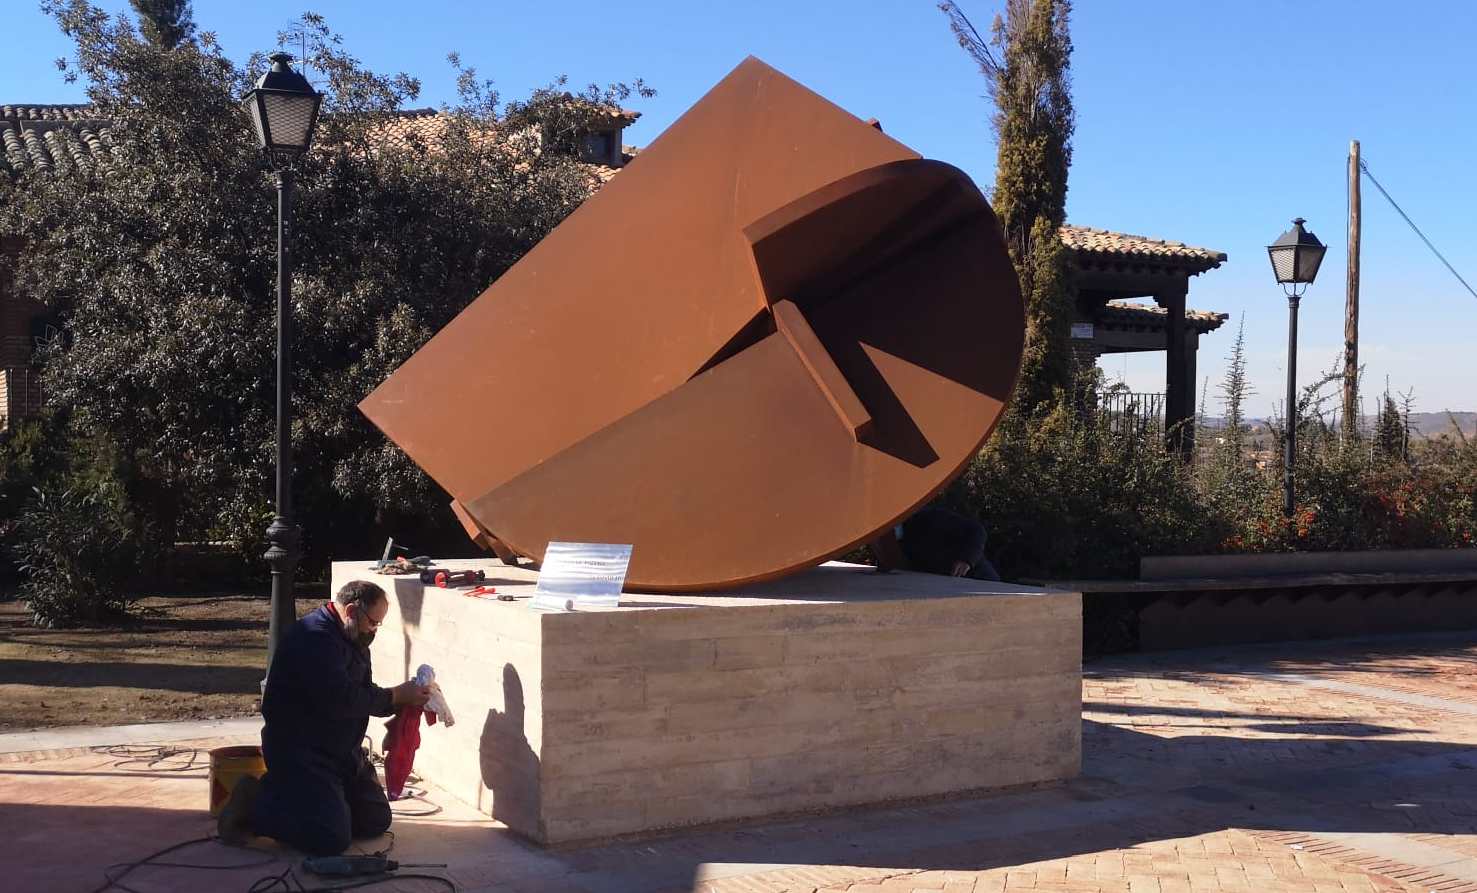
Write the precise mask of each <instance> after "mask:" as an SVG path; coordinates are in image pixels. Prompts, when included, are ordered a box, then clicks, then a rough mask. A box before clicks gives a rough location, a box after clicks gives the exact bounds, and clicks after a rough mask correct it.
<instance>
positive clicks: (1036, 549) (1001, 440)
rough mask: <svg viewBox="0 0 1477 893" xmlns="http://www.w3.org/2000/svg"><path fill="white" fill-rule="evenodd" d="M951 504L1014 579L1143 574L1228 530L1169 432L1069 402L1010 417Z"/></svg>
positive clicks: (969, 471) (965, 477)
mask: <svg viewBox="0 0 1477 893" xmlns="http://www.w3.org/2000/svg"><path fill="white" fill-rule="evenodd" d="M947 501H948V502H949V503H950V504H951V507H953V508H955V509H956V510H959V511H963V512H966V513H970V514H973V515H974V516H975V517H977V518H979V519H980V521H981V522H982V523H983V524H984V525H985V527H986V528H987V529H988V530H989V531H990V546H989V554H990V557H991V559H992V560H993V561H994V562H995V563H996V566H997V568H999V570H1000V572H1001V574H1002V575H1004V576H1005V577H1006V578H1007V579H1023V578H1026V579H1029V578H1055V579H1062V578H1067V577H1078V578H1083V577H1104V576H1107V577H1124V576H1134V575H1136V574H1137V571H1138V559H1139V558H1140V557H1141V556H1143V555H1148V554H1156V553H1164V552H1184V551H1200V550H1204V549H1207V548H1212V547H1213V546H1214V544H1215V543H1216V542H1217V540H1218V535H1219V533H1220V530H1219V528H1218V527H1217V524H1216V519H1215V518H1214V517H1213V516H1210V515H1207V513H1206V512H1205V511H1204V510H1203V506H1202V505H1200V503H1199V500H1198V498H1197V492H1196V489H1195V487H1194V482H1193V480H1192V478H1191V475H1190V474H1189V471H1188V469H1187V468H1186V467H1185V466H1184V465H1183V463H1181V462H1179V461H1178V460H1177V459H1176V458H1174V457H1173V456H1171V455H1170V454H1169V453H1168V452H1167V451H1166V450H1165V449H1164V447H1163V444H1162V443H1161V441H1160V435H1158V434H1157V433H1152V432H1151V433H1147V434H1145V433H1141V432H1132V433H1119V432H1115V431H1113V430H1112V429H1111V428H1110V427H1109V426H1108V425H1106V424H1104V420H1103V419H1101V418H1099V417H1097V416H1096V415H1095V414H1092V413H1082V412H1079V411H1077V410H1075V409H1073V408H1072V407H1070V406H1068V405H1066V404H1063V405H1061V406H1058V407H1057V409H1056V410H1055V411H1054V412H1052V413H1051V414H1049V415H1047V416H1046V417H1044V418H1042V419H1039V420H1037V421H1035V422H1032V423H1030V424H1027V423H1024V422H1023V421H1021V420H1020V419H1019V418H1016V417H1011V418H1008V419H1007V420H1006V422H1005V423H1003V424H1002V425H1001V428H1000V430H998V431H997V432H996V434H995V436H994V437H992V438H991V439H990V441H989V443H988V444H987V445H986V446H985V448H984V449H983V450H982V451H981V452H980V454H979V455H978V456H976V457H975V459H974V460H973V461H972V462H971V463H970V466H969V468H968V469H967V470H966V471H965V473H964V475H963V477H961V478H960V480H959V482H958V483H956V484H955V486H954V487H953V488H952V489H951V490H950V492H949V494H948V496H947Z"/></svg>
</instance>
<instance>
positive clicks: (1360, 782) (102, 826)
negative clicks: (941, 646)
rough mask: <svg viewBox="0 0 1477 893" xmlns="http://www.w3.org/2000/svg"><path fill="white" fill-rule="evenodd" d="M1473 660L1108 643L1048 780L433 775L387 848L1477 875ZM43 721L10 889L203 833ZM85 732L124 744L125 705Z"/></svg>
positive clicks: (922, 884) (168, 781) (1428, 881)
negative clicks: (445, 783) (665, 827)
mask: <svg viewBox="0 0 1477 893" xmlns="http://www.w3.org/2000/svg"><path fill="white" fill-rule="evenodd" d="M1474 669H1477V635H1469V636H1464V637H1452V636H1441V637H1402V638H1389V639H1382V640H1378V641H1366V642H1355V643H1349V642H1345V643H1328V644H1298V645H1285V646H1275V647H1261V648H1247V647H1241V648H1234V649H1214V650H1206V651H1196V652H1178V653H1171V654H1165V655H1157V656H1137V657H1129V658H1119V659H1113V660H1105V661H1100V662H1096V663H1093V664H1089V665H1088V667H1087V672H1086V678H1085V680H1084V683H1083V701H1084V704H1083V727H1084V735H1083V739H1084V741H1083V744H1084V752H1085V760H1084V763H1085V764H1084V767H1083V769H1084V771H1083V775H1082V777H1081V778H1080V779H1078V780H1077V781H1074V782H1072V783H1070V784H1067V785H1064V786H1060V787H1056V788H1052V789H1047V790H1039V791H1032V792H1025V793H1015V794H1009V795H1002V796H994V797H985V798H978V799H972V800H957V801H953V802H948V803H938V804H932V805H926V806H916V807H909V808H894V809H878V810H870V811H862V812H852V813H848V814H846V815H839V816H831V817H822V818H808V819H796V820H790V821H784V822H771V823H765V824H757V825H747V826H743V827H740V828H730V829H722V830H710V831H705V832H703V833H696V834H687V835H682V836H675V837H668V838H662V839H656V840H647V841H642V842H636V843H624V844H613V845H606V846H598V847H588V848H582V849H570V850H563V851H554V852H548V851H543V850H540V849H538V848H537V847H533V846H531V845H528V844H525V843H523V842H521V841H519V840H518V839H517V838H514V837H512V836H511V835H509V834H508V833H507V832H505V831H504V830H502V829H501V827H500V826H498V825H496V824H494V823H492V822H490V821H488V820H485V819H483V818H481V817H479V816H477V815H476V814H475V813H473V812H472V811H471V810H469V809H467V808H465V807H463V806H460V805H458V804H457V803H456V802H455V801H453V800H451V798H449V797H447V796H445V795H443V794H440V793H439V792H437V791H435V790H434V789H433V790H431V791H430V798H431V799H432V800H433V801H435V802H437V803H439V804H441V805H442V806H443V807H444V808H443V810H442V811H441V812H440V813H438V814H436V815H433V816H423V817H403V818H401V819H398V820H397V821H396V824H395V830H396V832H397V835H398V836H397V837H396V838H395V840H394V853H393V855H394V856H395V857H398V858H400V859H402V860H404V861H407V862H447V863H448V864H449V868H448V869H447V871H446V875H447V876H448V877H450V878H452V879H454V880H455V881H456V882H457V883H458V884H459V885H460V889H463V890H468V891H538V893H542V891H564V890H569V891H584V893H623V891H653V893H667V891H700V893H751V891H754V893H757V891H805V893H810V891H879V893H880V891H903V893H908V891H914V890H928V891H947V893H965V891H1013V890H1022V889H1025V890H1042V891H1045V890H1052V891H1083V893H1086V891H1115V893H1143V891H1153V893H1177V891H1197V893H1198V891H1211V890H1227V891H1307V893H1325V891H1326V893H1362V891H1376V890H1399V891H1429V890H1435V891H1442V893H1456V891H1477V673H1474V672H1473V670H1474ZM189 728H190V727H188V726H181V725H179V724H175V725H171V726H170V727H168V729H169V735H170V736H173V737H181V736H187V735H188V734H189V732H188V729H189ZM202 728H203V729H204V730H203V732H202V733H203V734H211V735H225V736H226V737H223V738H220V737H218V738H215V739H214V740H211V741H201V742H191V744H189V745H187V746H196V747H206V746H210V745H212V744H214V743H216V742H225V741H239V740H242V739H241V736H240V733H241V729H240V728H239V727H237V726H227V727H222V726H219V725H217V726H213V727H202ZM56 734H57V735H58V736H59V737H57V738H55V739H54V740H53V739H46V740H39V739H37V738H35V737H34V736H33V737H31V738H26V739H22V738H20V737H19V736H0V840H4V841H5V842H6V852H7V855H8V856H9V858H8V859H7V866H6V872H7V877H6V880H5V882H4V883H3V886H4V888H5V889H7V890H18V891H30V890H46V891H52V890H57V891H64V890H81V891H89V890H94V889H97V888H99V886H100V885H101V884H102V883H103V870H104V867H105V866H107V865H108V864H109V863H114V862H121V861H126V860H129V859H137V858H140V857H142V856H144V855H147V854H148V853H150V852H151V851H153V850H156V849H159V848H160V847H163V846H166V845H168V844H170V843H173V842H176V841H181V840H188V839H190V838H194V837H199V836H202V835H204V834H206V833H208V831H209V830H210V824H209V822H208V821H207V820H206V819H205V817H204V813H203V810H202V807H203V806H204V801H205V797H206V787H205V782H204V780H203V774H204V773H203V770H202V769H200V768H198V763H192V762H191V761H190V759H191V758H190V756H189V754H188V753H186V754H179V755H176V756H173V757H170V758H167V759H164V760H162V761H159V762H157V763H154V764H153V765H150V764H149V763H148V762H147V761H145V762H128V760H129V758H130V755H131V754H133V753H136V752H135V751H130V750H127V749H121V748H120V749H115V750H114V752H113V753H111V754H109V753H104V752H100V751H98V750H95V749H90V748H87V747H79V746H77V743H78V738H77V737H76V736H75V735H73V736H71V737H60V736H62V735H64V734H65V733H56ZM92 734H93V739H92V740H95V741H102V740H108V741H110V742H111V741H127V742H131V743H130V744H129V745H128V746H130V747H135V748H136V747H138V746H139V745H138V742H139V740H140V732H139V731H138V727H136V726H135V727H132V729H131V730H128V731H126V732H122V733H113V732H104V731H100V730H94V732H93V733H92ZM48 742H51V744H52V746H54V747H57V748H60V749H56V750H49V751H45V752H37V751H35V750H34V748H36V747H41V746H46V745H47V743H48ZM4 751H12V752H10V753H5V752H4ZM139 770H142V771H139ZM176 770H177V771H176ZM404 808H405V809H415V808H422V809H423V808H424V807H422V806H421V805H420V804H414V803H412V804H410V805H408V806H406V807H404ZM388 843H389V840H388V839H385V840H383V841H379V842H368V843H367V844H366V849H375V848H382V847H383V846H385V845H387V844H388ZM289 855H290V854H285V853H282V852H280V851H277V850H274V849H272V848H271V847H270V846H269V845H268V844H267V843H266V842H263V844H262V846H261V847H260V848H259V849H258V850H253V851H241V850H232V849H228V848H225V847H222V846H220V845H218V844H215V843H203V844H196V845H193V846H191V847H188V848H185V849H183V850H180V851H177V852H174V853H171V854H169V855H168V856H165V857H164V858H163V859H161V860H159V861H161V862H176V863H199V864H211V865H216V866H230V865H241V864H243V863H251V864H249V865H245V866H244V867H241V868H236V869H232V870H219V871H209V872H207V871H204V870H201V869H197V868H184V867H175V866H152V865H151V866H148V867H144V868H140V869H138V870H136V871H133V872H132V873H130V874H129V875H128V876H127V877H124V878H122V879H121V880H122V883H123V884H124V885H125V887H126V889H131V890H135V891H139V893H148V891H161V890H225V891H235V890H242V891H244V890H246V889H247V888H248V887H249V886H250V885H251V883H252V881H254V880H255V879H257V878H259V877H262V876H264V875H267V874H274V875H276V874H281V873H282V872H283V871H284V870H285V869H287V868H288V867H289V866H291V865H292V864H293V862H292V861H290V860H289V859H287V858H285V857H287V856H289ZM299 878H300V879H301V880H304V881H305V882H306V883H311V880H310V879H305V878H301V874H300V873H299ZM277 889H283V887H280V886H279V887H278V888H277ZM293 889H296V888H295V887H294V888H293ZM371 889H397V890H405V891H417V890H433V889H445V887H440V888H438V887H437V886H434V885H433V884H432V883H431V882H427V881H417V880H410V879H404V880H401V881H398V882H397V883H395V884H393V885H386V886H385V887H383V888H371Z"/></svg>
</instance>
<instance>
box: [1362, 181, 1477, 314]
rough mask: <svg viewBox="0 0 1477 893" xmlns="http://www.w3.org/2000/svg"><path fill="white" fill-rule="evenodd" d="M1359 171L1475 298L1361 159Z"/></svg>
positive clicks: (1464, 281) (1459, 274) (1459, 275)
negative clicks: (1362, 172)
mask: <svg viewBox="0 0 1477 893" xmlns="http://www.w3.org/2000/svg"><path fill="white" fill-rule="evenodd" d="M1359 169H1360V170H1362V171H1364V176H1366V177H1368V178H1369V182H1371V183H1373V184H1374V188H1375V189H1378V190H1379V191H1380V195H1383V196H1384V197H1385V201H1387V202H1389V203H1390V207H1392V208H1394V209H1395V212H1396V213H1397V214H1399V215H1400V216H1401V217H1402V218H1404V219H1405V222H1406V223H1407V224H1409V225H1410V228H1411V229H1412V230H1414V231H1415V234H1416V235H1418V236H1420V237H1421V241H1422V242H1425V243H1426V247H1427V248H1429V249H1431V253H1432V254H1434V255H1436V259H1437V260H1439V261H1441V263H1443V264H1445V265H1446V269H1448V270H1450V271H1451V275H1453V276H1455V277H1456V281H1458V282H1460V283H1461V284H1462V287H1463V288H1465V289H1466V290H1467V292H1468V293H1469V294H1471V295H1472V297H1474V298H1477V291H1474V290H1473V289H1472V286H1470V285H1468V284H1467V280H1465V279H1463V278H1462V274H1461V273H1458V272H1457V271H1456V267H1453V266H1452V265H1451V262H1450V261H1448V260H1447V259H1446V258H1445V257H1444V256H1443V255H1442V254H1441V252H1440V251H1437V250H1436V246H1435V245H1432V244H1431V240H1430V239H1428V238H1426V234H1425V233H1423V232H1421V228H1420V227H1418V226H1416V225H1415V221H1414V220H1411V219H1410V215H1409V214H1407V213H1405V211H1404V210H1403V209H1402V208H1401V207H1400V205H1398V204H1396V203H1395V199H1393V198H1391V197H1390V193H1388V192H1386V191H1385V187H1383V186H1381V185H1380V181H1379V180H1376V179H1375V178H1374V174H1372V173H1370V171H1369V163H1368V162H1366V161H1365V160H1364V159H1363V158H1361V159H1359ZM1347 188H1348V187H1347V186H1346V187H1345V189H1346V190H1347ZM1346 201H1347V199H1346Z"/></svg>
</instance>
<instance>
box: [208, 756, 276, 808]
mask: <svg viewBox="0 0 1477 893" xmlns="http://www.w3.org/2000/svg"><path fill="white" fill-rule="evenodd" d="M266 774H267V763H266V761H265V760H263V759H262V749H261V748H260V747H257V746H256V745H254V744H244V745H241V746H240V747H217V748H216V749H215V750H212V751H211V752H210V814H211V815H213V816H218V815H220V814H221V808H222V807H224V806H225V805H226V801H227V800H228V799H230V797H231V791H232V790H234V789H235V787H236V783H237V782H239V781H240V780H241V779H243V778H245V777H247V776H248V775H249V776H251V777H252V778H261V777H262V776H263V775H266Z"/></svg>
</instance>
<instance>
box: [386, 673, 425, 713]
mask: <svg viewBox="0 0 1477 893" xmlns="http://www.w3.org/2000/svg"><path fill="white" fill-rule="evenodd" d="M430 699H431V690H430V689H429V688H427V687H426V686H424V685H416V684H415V680H414V679H411V680H409V681H408V682H402V683H400V684H399V685H397V686H395V687H394V688H392V689H390V703H391V704H393V705H394V706H396V707H424V706H426V702H427V701H429V700H430Z"/></svg>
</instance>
